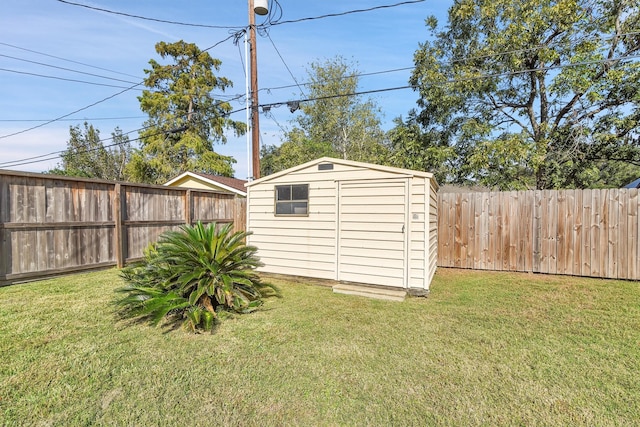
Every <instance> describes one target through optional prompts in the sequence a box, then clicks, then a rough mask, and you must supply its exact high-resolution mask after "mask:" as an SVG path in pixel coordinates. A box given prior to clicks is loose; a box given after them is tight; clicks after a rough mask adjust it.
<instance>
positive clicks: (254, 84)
mask: <svg viewBox="0 0 640 427" xmlns="http://www.w3.org/2000/svg"><path fill="white" fill-rule="evenodd" d="M260 3H264V2H260ZM256 13H260V14H261V15H264V14H266V13H267V12H266V10H265V8H257V9H254V5H253V0H249V56H250V57H251V152H252V154H251V156H252V159H253V161H252V163H253V179H258V178H260V114H259V113H258V105H259V104H258V54H257V52H256V16H255V14H256Z"/></svg>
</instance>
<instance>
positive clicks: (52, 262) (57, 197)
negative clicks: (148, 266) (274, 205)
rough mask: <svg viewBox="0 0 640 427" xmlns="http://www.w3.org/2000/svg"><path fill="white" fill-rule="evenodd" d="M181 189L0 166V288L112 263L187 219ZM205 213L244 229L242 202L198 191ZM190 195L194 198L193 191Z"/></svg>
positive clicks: (187, 208)
mask: <svg viewBox="0 0 640 427" xmlns="http://www.w3.org/2000/svg"><path fill="white" fill-rule="evenodd" d="M189 192H190V190H188V189H185V188H173V187H172V188H168V187H162V186H147V185H140V184H130V183H115V182H108V181H100V180H84V179H77V178H68V177H53V176H47V175H40V174H33V173H24V172H13V171H2V170H0V285H2V284H7V283H11V282H13V281H16V280H26V279H35V278H39V277H45V276H48V275H53V274H60V273H67V272H73V271H83V270H87V269H92V268H104V267H105V266H111V265H117V266H119V267H122V266H123V265H124V264H125V263H126V262H127V261H131V260H133V259H137V258H139V257H140V256H142V254H143V251H144V249H145V248H146V247H147V246H148V244H149V243H152V242H154V241H155V240H157V238H158V236H159V235H160V234H161V233H162V232H163V231H165V230H168V229H176V228H177V227H178V226H179V225H181V224H184V223H186V222H188V221H189V220H192V219H193V218H187V216H186V214H187V212H190V211H191V205H190V202H188V201H187V200H186V194H188V193H189ZM195 193H197V195H198V196H197V197H198V200H199V203H200V205H201V206H207V208H206V209H204V211H203V212H204V214H205V217H202V218H199V217H198V216H197V215H196V216H195V220H198V219H203V220H206V221H207V222H211V221H222V222H233V223H234V228H235V229H236V230H245V229H246V213H245V212H246V210H245V208H246V200H244V199H236V198H235V196H233V195H228V194H222V193H219V192H215V191H205V190H198V191H197V192H195ZM190 197H192V196H190Z"/></svg>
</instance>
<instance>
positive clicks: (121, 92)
mask: <svg viewBox="0 0 640 427" xmlns="http://www.w3.org/2000/svg"><path fill="white" fill-rule="evenodd" d="M142 83H143V82H140V83H136V84H135V85H133V86H130V87H128V88H126V89H123V90H121V91H120V92H117V93H114V94H113V95H110V96H107V97H106V98H103V99H101V100H99V101H96V102H94V103H92V104H89V105H87V106H86V107H82V108H79V109H77V110H75V111H72V112H70V113H68V114H65V115H63V116H60V117H56V118H55V119H52V120H48V121H46V122H44V123H41V124H39V125H37V126H32V127H30V128H28V129H24V130H21V131H18V132H14V133H10V134H7V135H1V136H0V139H4V138H9V137H10V136H16V135H20V134H22V133H25V132H29V131H32V130H34V129H38V128H41V127H43V126H46V125H48V124H50V123H53V122H56V121H58V120H60V119H65V118H67V117H69V116H71V115H73V114H76V113H79V112H80V111H84V110H87V109H89V108H91V107H94V106H96V105H98V104H101V103H103V102H105V101H108V100H110V99H112V98H115V97H116V96H118V95H122V94H123V93H125V92H127V91H130V90H131V89H133V88H135V87H136V86H139V85H141V84H142Z"/></svg>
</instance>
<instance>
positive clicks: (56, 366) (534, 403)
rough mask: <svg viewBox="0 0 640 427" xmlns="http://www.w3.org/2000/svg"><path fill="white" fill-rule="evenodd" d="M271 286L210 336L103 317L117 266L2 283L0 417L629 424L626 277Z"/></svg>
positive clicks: (464, 277) (639, 332)
mask: <svg viewBox="0 0 640 427" xmlns="http://www.w3.org/2000/svg"><path fill="white" fill-rule="evenodd" d="M275 283H276V284H277V285H278V286H279V287H280V289H281V290H282V293H283V298H282V299H275V298H274V299H270V300H268V301H267V303H266V304H265V308H264V309H263V310H261V311H259V312H257V313H253V314H249V315H246V316H240V317H236V318H234V319H231V320H227V321H225V322H224V323H223V324H222V325H221V326H220V327H219V329H218V330H217V332H216V333H215V334H213V335H211V334H205V335H191V334H188V333H186V332H184V331H182V330H177V331H174V332H166V331H165V330H163V329H162V328H154V327H150V326H147V325H144V324H128V325H127V324H124V323H122V322H117V321H116V320H115V316H114V313H113V307H112V305H111V303H112V301H113V300H114V298H115V295H114V292H113V290H114V289H115V288H117V287H119V286H121V284H122V283H121V281H120V279H119V277H118V273H117V271H115V270H109V271H101V272H94V273H89V274H79V275H74V276H68V277H62V278H56V279H53V280H47V281H41V282H34V283H26V284H19V285H15V286H10V287H5V288H0V354H1V360H0V424H1V425H65V426H67V425H109V426H111V425H140V426H143V425H144V426H152V425H158V426H159V425H179V426H183V425H194V426H200V425H202V426H204V425H243V426H244V425H256V426H257V425H260V426H263V425H312V426H316V425H331V426H333V425H349V426H351V425H402V426H404V425H416V426H424V425H452V426H460V425H489V426H494V425H526V426H533V425H559V426H568V425H589V426H595V425H598V426H601V425H633V424H635V423H637V422H638V420H640V403H639V402H640V283H637V282H624V281H611V280H592V279H584V278H576V277H556V276H535V275H527V274H508V273H492V272H469V271H458V270H447V269H440V270H438V272H437V274H436V276H435V278H434V281H433V283H432V289H431V294H430V296H429V297H428V298H411V299H407V300H406V301H405V302H403V303H397V302H386V301H376V300H369V299H365V298H360V297H353V296H347V295H338V294H333V293H332V292H331V289H330V288H327V287H321V286H311V285H305V284H301V283H291V282H285V281H280V280H278V281H276V282H275Z"/></svg>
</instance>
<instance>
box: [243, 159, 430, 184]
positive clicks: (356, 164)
mask: <svg viewBox="0 0 640 427" xmlns="http://www.w3.org/2000/svg"><path fill="white" fill-rule="evenodd" d="M321 163H335V164H337V165H345V166H353V167H361V168H367V169H371V170H378V171H383V172H389V173H395V174H401V175H412V176H419V177H422V178H429V179H433V174H432V173H429V172H422V171H414V170H410V169H401V168H394V167H391V166H380V165H374V164H371V163H363V162H354V161H353V160H343V159H334V158H332V157H321V158H319V159H316V160H312V161H310V162H307V163H303V164H301V165H298V166H295V167H292V168H289V169H286V170H283V171H280V172H277V173H274V174H271V175H268V176H265V177H262V178H260V179H256V180H255V181H251V182H248V183H246V184H245V187H250V186H252V185H255V184H259V183H261V182H265V181H269V180H272V179H275V178H278V177H280V176H283V175H286V174H288V173H291V172H295V171H298V170H302V169H305V168H308V167H310V166H315V165H317V164H321ZM433 183H434V184H435V185H436V189H437V188H438V187H437V185H438V184H437V183H436V182H435V181H433Z"/></svg>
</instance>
